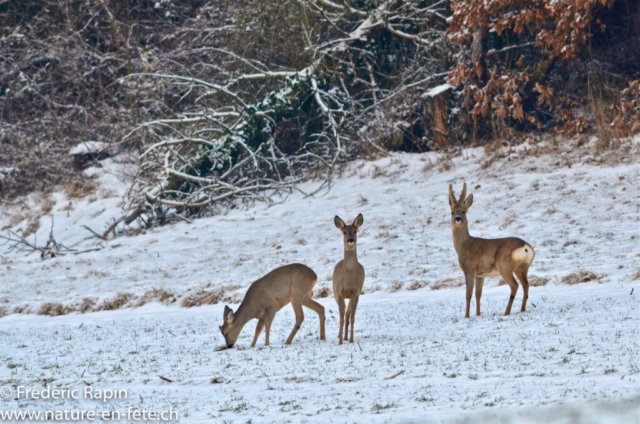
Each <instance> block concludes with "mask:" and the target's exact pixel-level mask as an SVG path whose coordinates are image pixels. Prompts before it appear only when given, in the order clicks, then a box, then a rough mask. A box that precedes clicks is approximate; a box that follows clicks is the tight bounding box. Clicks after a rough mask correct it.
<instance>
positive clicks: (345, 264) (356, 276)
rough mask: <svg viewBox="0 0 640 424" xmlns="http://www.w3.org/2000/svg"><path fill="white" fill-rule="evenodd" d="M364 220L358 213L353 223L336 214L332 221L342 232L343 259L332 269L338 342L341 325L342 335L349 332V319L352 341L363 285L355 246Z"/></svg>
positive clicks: (362, 274) (346, 334)
mask: <svg viewBox="0 0 640 424" xmlns="http://www.w3.org/2000/svg"><path fill="white" fill-rule="evenodd" d="M363 222H364V218H363V217H362V214H358V216H357V217H356V219H355V220H354V221H353V224H351V225H346V224H345V223H344V221H343V220H342V219H340V217H339V216H336V217H335V219H334V223H335V225H336V227H338V229H339V230H340V231H342V234H343V242H344V259H343V260H341V261H340V262H338V265H336V267H335V269H334V270H333V295H334V296H335V298H336V302H337V303H338V309H339V312H340V331H339V333H338V340H339V344H342V326H343V325H344V337H345V338H347V336H348V334H349V321H351V337H350V338H349V342H350V343H353V327H354V324H355V322H356V308H357V307H358V299H359V298H360V293H362V287H363V285H364V267H363V266H362V265H360V263H359V262H358V254H357V252H356V247H357V243H358V228H360V226H361V225H362V223H363ZM345 299H351V300H350V301H349V308H348V309H347V310H346V319H345Z"/></svg>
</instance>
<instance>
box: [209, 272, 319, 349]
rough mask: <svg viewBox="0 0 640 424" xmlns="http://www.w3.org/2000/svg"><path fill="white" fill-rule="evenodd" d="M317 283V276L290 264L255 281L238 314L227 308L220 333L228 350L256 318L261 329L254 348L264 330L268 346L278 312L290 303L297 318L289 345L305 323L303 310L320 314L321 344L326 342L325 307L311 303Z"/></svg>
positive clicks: (265, 343) (254, 340)
mask: <svg viewBox="0 0 640 424" xmlns="http://www.w3.org/2000/svg"><path fill="white" fill-rule="evenodd" d="M317 281H318V276H317V275H316V273H315V272H313V270H312V269H311V268H309V267H308V266H306V265H302V264H290V265H285V266H282V267H280V268H276V269H274V270H273V271H271V272H270V273H268V274H267V275H265V276H264V277H262V278H260V279H259V280H257V281H255V282H254V283H253V284H251V287H249V290H247V294H246V295H245V296H244V299H243V300H242V303H241V304H240V306H239V307H238V310H237V311H236V312H235V313H234V312H233V311H232V310H231V308H229V307H228V306H225V307H224V315H223V319H224V324H223V325H221V326H220V331H221V332H222V335H223V336H224V339H225V342H226V345H227V347H228V348H231V347H233V346H234V345H235V344H236V341H237V340H238V337H239V336H240V332H241V331H242V328H243V327H244V326H245V324H246V323H247V322H249V321H251V320H252V319H254V318H257V319H258V325H256V333H255V335H254V337H253V343H251V347H254V346H255V345H256V342H257V341H258V336H259V335H260V332H262V329H263V328H264V329H265V332H266V336H265V341H264V345H265V346H269V330H270V329H271V322H272V321H273V318H274V317H275V316H276V312H278V311H279V310H280V309H282V308H283V307H285V306H286V305H287V304H288V303H289V302H291V305H292V306H293V311H294V312H295V314H296V324H295V326H294V327H293V330H291V334H289V338H288V339H287V342H286V344H291V341H292V340H293V337H294V336H295V335H296V333H297V332H298V330H299V329H300V326H301V325H302V321H304V313H303V312H302V307H303V306H305V307H307V308H309V309H312V310H314V311H315V312H317V314H318V316H319V317H320V340H325V334H324V322H325V316H324V307H323V306H322V305H321V304H319V303H318V302H316V301H314V300H313V299H311V291H312V290H313V287H314V286H315V285H316V282H317Z"/></svg>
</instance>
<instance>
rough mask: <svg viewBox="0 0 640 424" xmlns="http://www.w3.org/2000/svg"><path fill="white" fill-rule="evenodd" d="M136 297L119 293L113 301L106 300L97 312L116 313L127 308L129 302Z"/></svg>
mask: <svg viewBox="0 0 640 424" xmlns="http://www.w3.org/2000/svg"><path fill="white" fill-rule="evenodd" d="M133 297H134V295H133V294H131V293H117V294H116V295H115V297H113V298H111V299H105V300H104V301H103V302H102V304H101V305H100V306H98V308H97V309H96V310H97V311H115V310H116V309H121V308H122V307H123V306H125V305H126V304H127V303H129V301H130V300H131V299H132V298H133Z"/></svg>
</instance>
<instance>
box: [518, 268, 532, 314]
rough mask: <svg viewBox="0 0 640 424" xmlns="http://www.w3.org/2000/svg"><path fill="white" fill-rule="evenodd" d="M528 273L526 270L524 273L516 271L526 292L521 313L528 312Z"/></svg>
mask: <svg viewBox="0 0 640 424" xmlns="http://www.w3.org/2000/svg"><path fill="white" fill-rule="evenodd" d="M527 271H528V269H525V270H524V271H520V270H516V272H515V274H516V277H518V280H520V284H522V291H523V292H524V294H523V296H522V308H521V309H520V312H526V311H527V299H529V280H528V279H527Z"/></svg>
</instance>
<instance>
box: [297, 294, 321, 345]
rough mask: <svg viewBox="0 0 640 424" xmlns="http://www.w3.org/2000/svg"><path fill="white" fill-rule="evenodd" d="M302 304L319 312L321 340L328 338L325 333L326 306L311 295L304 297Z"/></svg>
mask: <svg viewBox="0 0 640 424" xmlns="http://www.w3.org/2000/svg"><path fill="white" fill-rule="evenodd" d="M302 305H303V306H305V307H307V308H309V309H311V310H313V311H316V312H317V313H318V317H319V318H320V340H326V337H325V335H324V322H325V317H324V306H322V305H321V304H319V303H318V302H316V301H315V300H313V299H311V297H309V296H307V297H305V298H304V301H303V302H302Z"/></svg>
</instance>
